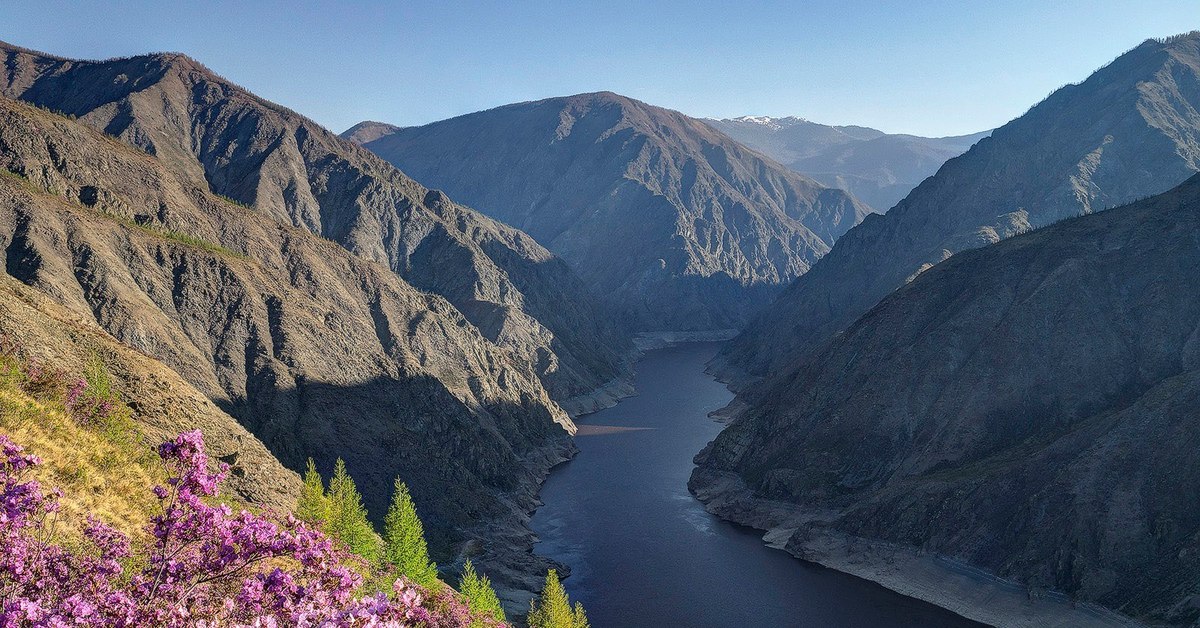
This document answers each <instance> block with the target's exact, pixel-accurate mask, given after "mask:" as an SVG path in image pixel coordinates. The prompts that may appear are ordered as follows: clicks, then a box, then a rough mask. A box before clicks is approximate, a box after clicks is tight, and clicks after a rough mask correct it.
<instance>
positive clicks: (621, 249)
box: [348, 92, 868, 330]
mask: <svg viewBox="0 0 1200 628" xmlns="http://www.w3.org/2000/svg"><path fill="white" fill-rule="evenodd" d="M368 128H371V129H373V130H375V131H377V130H378V127H368ZM361 132H363V127H362V126H361V125H360V126H359V127H355V129H351V131H349V132H348V133H349V134H350V135H351V136H352V135H354V134H355V133H360V134H361ZM365 145H366V147H367V148H369V149H371V150H372V151H374V152H376V153H377V154H379V155H380V156H382V157H383V158H385V159H387V160H388V161H390V162H392V163H393V164H395V165H396V166H398V167H399V168H400V169H402V170H404V171H405V172H406V173H408V174H409V175H411V176H413V177H414V178H416V179H417V180H419V181H421V182H422V183H425V184H426V185H430V186H432V187H435V188H439V189H444V190H446V191H447V192H448V193H449V194H450V195H451V196H453V197H455V198H458V199H460V200H462V201H464V202H466V203H468V204H470V205H472V206H473V207H477V208H479V209H480V211H484V212H487V213H488V214H489V215H490V216H492V217H494V218H497V219H499V220H502V221H504V222H506V223H508V224H510V225H513V226H515V227H518V228H520V229H523V230H525V231H526V232H528V233H529V234H530V235H532V236H533V237H534V238H536V239H537V240H538V241H539V242H541V243H543V244H545V245H546V246H547V247H548V248H549V249H550V250H552V251H554V252H556V253H558V254H559V255H561V256H562V257H563V258H564V259H565V260H567V262H569V263H570V264H571V265H572V266H573V267H574V268H575V269H576V270H577V271H578V272H579V273H580V275H582V276H583V278H584V279H585V280H587V281H589V282H591V283H593V284H595V285H596V286H598V288H599V289H600V291H601V293H602V294H605V295H608V296H609V298H610V299H611V300H612V302H614V303H616V304H617V305H618V306H619V307H620V308H621V309H622V310H623V311H624V312H625V313H626V315H627V316H628V317H629V318H630V320H632V321H634V323H635V324H636V325H637V326H638V327H639V328H641V329H650V330H658V329H670V330H707V329H722V328H730V327H738V326H740V325H741V324H743V323H744V322H745V321H746V320H747V318H748V317H749V316H750V314H752V313H753V312H754V311H755V310H756V309H757V308H759V307H761V306H762V305H763V304H764V303H765V301H766V300H767V299H768V298H770V296H771V295H773V293H774V292H775V290H776V289H777V287H778V286H779V285H781V284H783V283H786V282H788V281H790V280H791V279H793V278H794V277H796V276H798V275H800V274H802V273H803V272H805V271H806V270H808V268H809V266H810V265H811V264H812V263H813V262H814V261H816V259H817V258H819V257H820V256H821V255H823V254H824V253H825V252H826V251H828V250H829V246H830V245H831V244H832V243H833V241H834V240H835V239H837V238H838V236H840V235H841V234H842V233H844V232H845V231H846V230H847V229H849V228H850V227H852V226H853V225H854V224H856V223H857V222H858V221H859V220H861V219H862V217H863V216H864V215H865V214H866V213H867V211H868V209H867V208H866V207H865V206H864V205H862V204H860V203H858V202H857V201H856V200H854V199H853V197H851V196H850V195H848V194H846V193H845V192H842V191H841V190H834V189H829V188H825V187H823V186H821V185H819V184H817V183H816V182H814V181H812V180H811V179H808V178H806V177H804V176H802V175H800V174H797V173H795V172H792V171H789V170H787V169H786V168H784V167H782V166H780V165H779V164H776V163H774V162H772V161H771V160H769V159H767V158H764V157H763V156H761V155H759V154H757V153H755V152H753V151H750V150H747V149H746V148H745V147H743V146H741V145H739V144H737V143H736V142H734V141H733V140H731V139H729V138H728V137H726V136H725V135H723V134H721V133H719V132H717V131H715V130H713V129H712V128H711V127H709V126H707V125H706V124H704V123H703V122H701V121H700V120H696V119H693V118H689V117H687V116H684V115H683V114H680V113H678V112H675V111H670V110H667V109H661V108H659V107H652V106H650V105H647V104H645V103H642V102H638V101H636V100H633V99H630V98H625V97H623V96H618V95H616V94H612V93H608V92H602V93H595V94H581V95H577V96H570V97H564V98H551V99H547V100H541V101H537V102H529V103H520V104H514V105H508V106H505V107H499V108H497V109H492V110H489V111H483V112H479V113H474V114H469V115H465V116H461V117H458V118H453V119H450V120H444V121H442V122H435V123H433V124H429V125H425V126H422V127H410V128H397V129H392V130H391V132H390V133H388V134H384V135H382V136H380V137H378V139H375V140H373V141H369V142H367V143H366V144H365Z"/></svg>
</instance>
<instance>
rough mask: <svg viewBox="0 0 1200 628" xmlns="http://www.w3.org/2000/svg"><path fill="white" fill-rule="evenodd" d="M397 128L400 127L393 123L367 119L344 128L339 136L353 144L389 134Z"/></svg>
mask: <svg viewBox="0 0 1200 628" xmlns="http://www.w3.org/2000/svg"><path fill="white" fill-rule="evenodd" d="M399 130H400V127H398V126H396V125H394V124H388V123H386V122H372V121H370V120H367V121H365V122H359V123H358V124H356V125H354V126H352V127H350V128H349V129H346V131H345V132H344V133H342V134H341V136H342V137H343V138H345V139H348V140H350V141H351V142H354V143H355V144H366V143H367V142H374V141H375V140H377V139H379V138H381V137H383V136H385V135H391V134H392V133H395V132H396V131H399Z"/></svg>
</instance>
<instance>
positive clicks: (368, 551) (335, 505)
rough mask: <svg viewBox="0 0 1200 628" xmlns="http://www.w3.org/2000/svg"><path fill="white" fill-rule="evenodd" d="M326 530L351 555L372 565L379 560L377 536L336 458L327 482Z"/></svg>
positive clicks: (354, 489)
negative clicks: (352, 553) (344, 545)
mask: <svg viewBox="0 0 1200 628" xmlns="http://www.w3.org/2000/svg"><path fill="white" fill-rule="evenodd" d="M326 499H327V502H328V512H329V515H328V526H327V529H326V530H325V532H326V533H327V534H329V535H330V536H332V537H334V538H336V539H339V540H341V541H342V542H343V543H345V544H346V547H348V548H349V549H350V551H351V552H354V553H355V554H358V555H359V556H362V557H363V558H366V559H367V560H368V561H371V562H372V563H374V562H376V561H378V560H379V536H378V535H377V534H375V529H374V528H373V527H371V522H370V521H368V520H367V509H366V508H364V507H363V504H362V494H360V493H359V492H358V487H356V486H355V485H354V480H353V479H352V478H351V477H350V473H349V472H347V471H346V463H345V462H343V461H342V459H341V458H338V460H337V463H336V464H335V465H334V467H333V477H332V478H330V479H329V493H328V494H327V496H326Z"/></svg>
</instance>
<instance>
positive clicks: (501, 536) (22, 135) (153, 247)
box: [0, 99, 573, 587]
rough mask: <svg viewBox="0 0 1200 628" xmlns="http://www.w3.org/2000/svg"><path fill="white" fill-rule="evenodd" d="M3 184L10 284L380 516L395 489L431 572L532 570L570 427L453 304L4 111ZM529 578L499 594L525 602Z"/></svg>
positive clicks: (536, 385)
mask: <svg viewBox="0 0 1200 628" xmlns="http://www.w3.org/2000/svg"><path fill="white" fill-rule="evenodd" d="M0 172H3V173H4V176H0V244H2V245H3V248H4V251H5V261H6V266H5V269H6V271H7V273H8V274H9V275H11V276H12V277H14V278H16V279H18V280H20V281H21V282H23V283H25V284H28V285H30V286H33V287H35V288H37V289H38V290H40V291H41V292H42V293H44V294H46V295H48V296H49V297H51V298H53V299H54V300H55V301H57V302H59V303H61V304H62V305H64V306H65V307H67V308H69V309H70V310H72V311H74V312H76V313H78V314H79V315H81V316H85V317H88V318H91V319H92V320H94V321H95V323H97V324H98V325H100V326H101V327H103V328H104V329H105V330H107V331H108V332H109V333H111V334H112V335H113V336H115V337H116V338H117V339H118V340H120V341H122V342H124V343H126V344H128V345H130V346H132V347H134V348H135V349H138V350H140V351H142V352H144V353H146V354H148V355H150V356H152V357H154V358H156V359H158V360H160V361H161V362H162V363H164V364H166V365H167V366H169V367H170V368H171V369H173V370H174V371H176V372H177V373H179V374H180V375H181V376H182V377H183V378H184V379H186V380H187V381H188V382H189V383H190V384H192V385H193V386H194V387H196V389H198V390H199V391H200V392H202V393H203V394H204V395H205V396H207V397H208V398H209V399H211V400H212V401H213V402H215V403H216V404H217V405H218V406H220V407H221V408H222V409H223V410H224V411H225V412H227V413H228V414H230V415H232V416H233V417H236V418H237V420H238V421H239V422H240V423H241V424H242V425H244V426H245V427H246V428H248V429H249V430H250V431H251V432H253V433H254V434H255V435H256V436H257V437H258V438H259V439H261V440H262V442H263V443H265V444H266V446H267V447H268V448H269V449H270V450H271V452H272V453H273V454H274V455H275V456H276V457H277V458H278V459H279V460H281V461H282V462H283V463H284V464H285V465H287V466H288V467H290V468H292V469H300V468H303V465H304V461H305V459H306V458H307V457H309V456H311V457H313V458H315V459H316V461H317V465H318V468H320V469H321V470H323V471H325V472H328V470H329V469H330V468H332V466H333V462H334V459H335V458H337V457H342V458H345V460H346V464H347V467H348V468H349V470H350V472H351V473H352V474H353V475H354V477H355V478H356V480H358V483H359V486H360V488H361V489H362V491H363V493H364V497H365V502H366V505H367V506H368V508H369V509H370V510H371V511H372V512H373V513H374V514H375V515H376V516H380V515H382V513H383V512H384V510H385V507H386V504H387V499H388V497H389V495H390V492H391V487H392V481H393V479H394V478H396V477H400V478H402V479H404V480H405V481H407V482H408V483H409V485H410V486H412V488H413V494H414V496H415V498H416V499H417V503H418V504H420V507H421V508H422V515H423V516H424V517H425V519H426V523H427V525H428V529H429V531H430V533H431V537H432V539H431V540H432V541H433V542H434V545H435V549H436V550H437V551H438V552H439V556H440V557H441V558H444V559H445V558H450V559H453V557H454V554H455V553H456V552H457V551H459V550H461V549H462V548H463V547H464V546H465V545H464V544H466V543H467V542H470V541H474V542H473V543H471V545H472V546H477V547H479V548H481V549H482V551H483V556H482V557H481V558H480V560H479V561H477V562H479V563H482V564H485V565H495V566H496V569H495V570H494V573H496V574H497V576H505V574H504V572H502V571H501V568H502V567H504V566H511V565H514V564H520V563H521V562H523V561H528V560H530V559H529V558H528V557H527V556H525V555H524V551H525V550H526V547H525V546H524V545H522V543H527V539H528V532H527V530H526V529H525V528H524V521H525V518H526V513H527V512H528V511H529V510H530V509H531V508H532V506H533V504H534V495H535V493H536V490H537V486H538V482H539V480H540V478H541V476H542V475H543V474H544V473H545V472H546V470H547V468H548V467H549V466H550V465H552V464H554V463H556V462H558V461H560V460H562V459H563V456H564V455H565V453H567V452H568V451H569V448H570V446H571V445H570V441H569V436H568V430H571V429H573V425H572V424H571V422H570V419H569V418H568V417H567V416H566V414H565V413H564V412H563V411H562V410H561V409H560V408H559V406H558V405H557V404H555V403H554V402H553V401H551V399H550V398H549V396H548V394H547V392H546V390H545V388H543V387H542V385H541V383H540V382H539V379H538V377H537V374H536V373H535V372H534V371H533V369H532V368H531V367H530V365H528V364H526V363H525V362H523V361H522V360H520V359H518V358H516V357H515V356H514V354H513V352H512V351H511V350H509V349H506V348H504V347H501V346H498V345H497V344H495V343H493V342H491V341H490V340H488V339H487V338H486V337H484V336H483V335H482V334H481V333H480V332H479V330H478V329H477V328H476V327H475V326H473V325H471V324H470V323H469V322H468V321H467V319H466V318H464V316H463V315H462V314H461V313H460V312H459V311H458V310H457V309H456V308H455V307H454V306H453V305H452V304H451V303H449V302H448V301H446V300H445V299H443V298H442V297H439V296H437V295H433V294H429V293H427V292H423V291H420V290H418V289H416V288H414V287H413V286H411V285H410V284H408V283H406V282H405V281H404V280H403V279H401V278H400V277H399V276H397V275H396V274H395V273H393V272H392V271H391V270H389V268H388V267H387V266H384V265H382V264H379V263H376V262H370V261H366V260H363V259H361V258H358V257H356V256H354V255H352V254H350V253H349V252H347V251H346V250H345V249H344V248H342V247H340V246H338V245H336V244H334V243H332V242H329V241H327V240H324V239H321V238H319V237H317V236H315V235H313V234H311V233H310V232H309V231H307V230H305V229H299V228H294V227H289V226H287V225H283V224H280V223H278V222H276V221H275V220H273V219H272V218H271V217H270V216H266V215H263V214H262V213H260V212H258V211H256V210H251V209H247V208H245V207H241V206H238V205H236V204H234V203H231V202H229V201H226V200H224V199H221V198H218V197H216V196H214V195H213V194H212V193H210V192H209V191H208V190H207V188H206V187H197V186H196V185H195V182H194V181H191V180H189V179H187V177H186V176H180V175H177V174H176V173H175V172H174V171H173V170H172V169H170V168H168V167H167V166H166V165H164V164H163V162H162V161H161V160H160V159H159V158H156V157H154V156H151V155H148V154H146V153H144V152H142V151H140V150H137V149H135V148H133V147H131V146H128V145H126V144H124V143H122V142H120V141H118V140H116V139H114V138H111V137H108V136H105V135H103V134H101V133H99V132H97V131H94V130H92V129H91V128H90V127H88V126H87V125H85V124H83V123H81V122H77V121H72V120H69V119H67V118H64V117H61V116H58V115H55V114H50V113H47V112H44V111H42V110H39V109H35V108H33V107H31V106H29V105H27V104H23V103H19V102H16V101H12V100H8V99H0ZM536 567H538V566H534V567H532V568H531V569H530V571H531V572H532V573H528V574H521V573H514V574H511V576H512V577H505V578H504V579H503V581H502V585H503V586H509V587H513V586H516V587H519V586H521V583H520V582H519V581H518V580H519V579H520V578H521V577H524V576H529V577H530V578H531V581H532V586H536V577H537V572H538V571H541V572H542V573H544V569H538V568H536ZM514 578H515V580H514ZM497 579H498V580H500V579H501V578H500V577H498V578H497Z"/></svg>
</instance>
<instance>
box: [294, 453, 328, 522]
mask: <svg viewBox="0 0 1200 628" xmlns="http://www.w3.org/2000/svg"><path fill="white" fill-rule="evenodd" d="M296 518H297V519H299V520H301V521H303V522H305V523H308V524H311V525H314V526H324V525H326V523H328V520H329V503H328V501H327V500H326V498H325V482H324V481H323V480H322V479H321V474H320V473H317V465H316V464H314V463H313V459H312V458H309V459H308V468H307V469H306V470H305V471H304V486H303V487H301V488H300V500H299V501H298V502H297V503H296Z"/></svg>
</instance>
